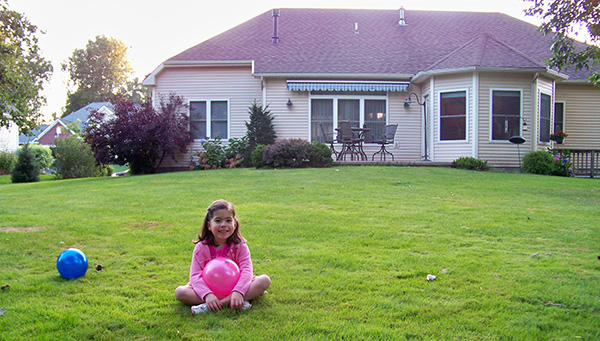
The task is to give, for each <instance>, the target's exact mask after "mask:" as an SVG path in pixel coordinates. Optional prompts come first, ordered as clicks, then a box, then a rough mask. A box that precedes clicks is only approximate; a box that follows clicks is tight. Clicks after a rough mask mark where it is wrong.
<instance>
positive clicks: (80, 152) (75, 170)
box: [52, 135, 106, 179]
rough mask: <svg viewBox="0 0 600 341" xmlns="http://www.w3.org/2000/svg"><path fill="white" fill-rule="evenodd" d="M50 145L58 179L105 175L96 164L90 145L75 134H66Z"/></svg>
mask: <svg viewBox="0 0 600 341" xmlns="http://www.w3.org/2000/svg"><path fill="white" fill-rule="evenodd" d="M54 143H55V146H54V147H52V153H53V154H54V165H53V166H54V168H55V169H56V176H57V177H58V178H60V179H74V178H88V177H93V176H100V175H105V174H106V173H105V171H103V170H102V169H101V168H99V167H97V166H96V159H94V154H93V152H92V149H91V148H90V146H89V145H88V144H87V143H85V142H84V141H82V140H81V139H79V138H78V137H77V136H75V135H72V136H67V137H65V138H61V139H58V140H56V141H55V142H54Z"/></svg>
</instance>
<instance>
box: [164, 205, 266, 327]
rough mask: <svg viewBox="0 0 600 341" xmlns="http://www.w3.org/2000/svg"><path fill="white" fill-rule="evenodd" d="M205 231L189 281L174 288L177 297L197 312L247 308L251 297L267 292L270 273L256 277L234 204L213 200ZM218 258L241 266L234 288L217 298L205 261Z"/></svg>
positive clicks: (195, 254) (193, 256) (194, 257)
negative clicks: (205, 272) (206, 274)
mask: <svg viewBox="0 0 600 341" xmlns="http://www.w3.org/2000/svg"><path fill="white" fill-rule="evenodd" d="M207 211H208V212H207V213H206V217H205V218H204V222H203V223H202V231H201V232H200V233H199V234H198V241H195V242H194V243H195V244H196V247H195V248H194V254H193V255H192V266H191V268H190V281H189V283H188V284H186V285H183V286H180V287H177V289H175V298H176V299H177V300H179V301H181V302H183V303H185V304H187V305H191V306H192V313H193V314H194V315H196V314H199V313H202V312H206V311H209V310H210V311H220V310H221V309H223V307H226V306H227V305H229V306H230V307H231V309H240V310H246V309H248V308H250V307H251V305H250V302H248V301H250V300H252V299H254V298H256V297H258V296H260V295H262V294H263V293H266V291H265V290H267V288H268V287H269V286H270V285H271V279H270V278H269V276H267V275H260V276H253V272H252V260H251V259H250V250H249V249H248V246H247V245H246V240H245V239H244V237H242V234H241V232H240V223H239V221H238V219H237V217H236V215H235V209H234V208H233V205H232V204H231V203H229V202H227V201H225V200H222V199H221V200H217V201H215V202H213V203H212V204H211V205H210V206H209V207H208V209H207ZM217 257H227V258H229V259H231V260H233V261H234V262H235V263H236V264H237V265H238V266H239V268H240V279H239V281H238V283H237V284H236V286H235V287H234V288H233V291H232V292H231V293H230V294H229V295H227V296H226V297H223V298H218V297H217V296H216V295H215V294H213V293H212V291H211V290H210V289H209V288H208V286H207V285H206V283H205V282H204V280H203V279H202V270H203V269H204V267H205V266H206V264H207V263H208V262H209V261H210V260H212V259H214V258H217Z"/></svg>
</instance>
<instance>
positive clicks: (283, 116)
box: [265, 78, 310, 140]
mask: <svg viewBox="0 0 600 341" xmlns="http://www.w3.org/2000/svg"><path fill="white" fill-rule="evenodd" d="M265 86H266V93H267V97H266V101H267V104H268V105H269V110H270V111H271V114H273V117H274V118H273V126H274V128H275V132H276V133H277V139H291V138H300V139H304V140H310V134H309V127H310V117H309V116H308V115H309V112H310V111H309V102H310V101H309V92H308V91H290V90H288V88H287V80H286V79H281V78H271V79H266V80H265ZM288 100H291V101H292V103H293V105H292V107H291V108H289V109H288V107H287V102H288Z"/></svg>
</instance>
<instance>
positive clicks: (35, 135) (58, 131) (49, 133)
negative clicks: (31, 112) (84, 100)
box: [19, 102, 114, 146]
mask: <svg viewBox="0 0 600 341" xmlns="http://www.w3.org/2000/svg"><path fill="white" fill-rule="evenodd" d="M96 111H100V112H103V113H105V114H108V115H112V114H114V112H113V107H112V104H111V103H109V102H93V103H90V104H88V105H86V106H84V107H83V108H81V109H78V110H76V111H74V112H72V113H70V114H69V115H67V116H65V117H62V118H59V119H56V120H54V122H52V123H51V124H48V125H46V124H43V125H40V127H39V129H34V130H32V131H31V132H30V134H28V135H25V134H21V135H20V136H19V144H25V143H36V144H40V145H42V146H54V141H55V140H56V139H58V138H61V137H67V136H70V135H73V134H74V133H75V132H74V131H72V130H71V129H70V128H69V125H71V124H74V123H77V128H78V129H79V130H80V131H81V130H83V128H84V127H85V124H86V122H87V120H88V117H89V116H90V115H91V114H92V113H94V112H96Z"/></svg>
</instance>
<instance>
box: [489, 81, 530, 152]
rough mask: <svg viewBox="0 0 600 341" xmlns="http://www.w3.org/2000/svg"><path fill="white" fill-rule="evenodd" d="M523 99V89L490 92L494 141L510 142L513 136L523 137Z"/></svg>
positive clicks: (491, 124)
mask: <svg viewBox="0 0 600 341" xmlns="http://www.w3.org/2000/svg"><path fill="white" fill-rule="evenodd" d="M522 98H523V91H522V90H521V89H518V90H515V89H491V90H490V121H491V122H490V127H491V128H490V129H491V134H490V135H491V140H492V141H508V139H510V138H511V137H512V136H516V135H519V136H520V135H521V115H522V112H523V100H522Z"/></svg>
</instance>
